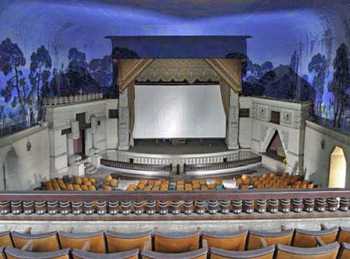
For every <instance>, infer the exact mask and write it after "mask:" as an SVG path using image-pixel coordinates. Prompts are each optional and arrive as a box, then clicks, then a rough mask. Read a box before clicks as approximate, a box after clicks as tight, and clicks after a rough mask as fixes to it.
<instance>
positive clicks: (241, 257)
mask: <svg viewBox="0 0 350 259" xmlns="http://www.w3.org/2000/svg"><path fill="white" fill-rule="evenodd" d="M274 252H275V246H267V247H264V248H260V249H255V250H249V251H228V250H224V249H219V248H211V249H210V259H248V258H249V259H273V254H274Z"/></svg>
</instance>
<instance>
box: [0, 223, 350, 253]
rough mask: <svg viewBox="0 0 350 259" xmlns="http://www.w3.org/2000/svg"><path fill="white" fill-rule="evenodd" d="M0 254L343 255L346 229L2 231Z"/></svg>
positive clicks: (349, 243)
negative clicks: (137, 231) (119, 231)
mask: <svg viewBox="0 0 350 259" xmlns="http://www.w3.org/2000/svg"><path fill="white" fill-rule="evenodd" d="M0 246H1V254H2V257H1V258H11V259H14V258H59V259H64V258H77V259H78V258H79V259H83V258H84V259H85V258H116V259H118V258H129V259H131V258H135V259H136V258H144V259H161V258H171V259H172V258H182V259H195V258H196V259H204V258H213V259H225V258H227V259H228V258H236V259H244V258H255V259H307V258H308V259H336V258H340V259H347V258H349V257H350V229H348V228H342V227H340V228H338V227H332V228H327V227H325V226H324V225H321V229H320V230H306V229H286V228H285V227H284V226H282V227H281V230H280V231H279V232H271V231H248V230H245V229H243V228H239V230H238V231H236V232H230V233H227V232H226V233H225V232H220V231H219V232H203V231H200V229H198V230H197V231H195V232H191V233H179V232H171V233H163V232H159V231H158V230H157V229H155V230H154V231H151V230H150V231H147V232H142V233H117V232H111V231H106V232H91V233H73V232H56V231H54V232H48V233H31V230H30V229H29V230H28V231H27V232H25V233H22V232H16V231H13V232H9V231H8V232H2V233H0Z"/></svg>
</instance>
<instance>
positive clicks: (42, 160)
mask: <svg viewBox="0 0 350 259" xmlns="http://www.w3.org/2000/svg"><path fill="white" fill-rule="evenodd" d="M49 175H50V166H49V134H48V128H47V126H37V127H34V128H30V129H27V130H25V131H22V132H20V133H17V134H14V135H11V136H9V137H6V138H2V139H0V190H5V185H6V190H31V189H33V188H34V187H37V186H38V185H39V184H40V182H41V181H42V180H44V179H49Z"/></svg>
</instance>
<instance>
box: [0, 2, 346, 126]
mask: <svg viewBox="0 0 350 259" xmlns="http://www.w3.org/2000/svg"><path fill="white" fill-rule="evenodd" d="M110 2H111V1H107V0H101V1H93V0H89V1H83V0H77V1H70V0H62V1H50V0H49V1H44V0H13V1H7V0H4V1H1V2H0V24H2V25H5V26H0V128H1V129H4V128H8V127H11V126H13V125H20V126H21V127H29V126H31V125H34V124H36V123H37V122H39V121H40V120H41V119H42V117H43V113H42V112H43V110H42V107H43V98H44V97H47V96H69V95H77V94H84V93H95V92H102V93H103V94H104V96H105V97H115V94H116V93H115V90H114V89H113V87H112V86H111V85H112V65H111V57H110V53H111V43H110V41H109V40H107V39H105V36H107V35H249V36H251V37H252V38H251V39H249V40H248V57H247V61H246V64H245V66H244V78H243V91H242V94H243V95H252V96H269V97H274V98H280V99H287V100H296V101H298V100H310V101H312V102H313V104H314V109H313V112H314V114H315V116H316V117H317V118H321V119H322V120H323V121H324V122H329V123H330V126H335V127H342V128H345V129H346V128H350V126H349V125H350V83H349V82H350V70H349V56H350V54H349V47H350V16H349V13H350V5H348V4H346V3H345V1H340V0H339V1H332V5H328V4H327V3H326V2H327V1H323V0H320V1H319V4H314V5H313V6H309V5H305V6H290V4H287V3H288V1H280V2H281V3H282V2H285V3H286V4H285V6H284V5H283V4H281V3H279V4H278V6H274V5H275V3H273V2H274V1H272V0H271V1H264V2H266V3H265V5H266V7H265V6H264V8H259V9H255V8H254V2H259V1H247V2H250V4H251V6H250V9H249V8H248V9H243V8H242V12H239V11H237V10H239V8H238V7H240V6H237V8H235V9H234V8H233V7H232V6H231V8H232V13H230V12H229V9H228V11H227V12H226V13H224V14H222V13H220V12H218V13H215V8H216V7H212V6H210V5H208V6H207V7H205V6H202V8H203V10H202V11H203V12H204V13H206V15H202V16H196V15H195V14H193V16H191V14H190V13H189V14H187V16H185V17H181V16H176V15H173V14H169V13H164V10H155V8H153V9H152V10H149V9H147V8H146V7H147V6H142V4H138V5H137V8H136V6H123V5H117V4H108V3H110ZM115 2H118V1H115ZM121 2H123V1H121ZM124 2H125V1H124ZM131 2H132V1H131ZM145 2H147V1H145ZM205 2H208V1H205ZM305 2H307V1H305ZM313 2H317V1H313ZM219 5H220V4H218V6H219ZM219 7H220V6H219ZM182 8H186V7H182ZM221 9H222V8H221ZM221 9H220V10H221ZM226 9H227V8H226ZM178 13H181V8H180V9H179V10H178ZM208 48H209V46H208Z"/></svg>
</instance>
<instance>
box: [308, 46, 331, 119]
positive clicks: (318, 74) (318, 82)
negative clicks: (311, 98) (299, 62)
mask: <svg viewBox="0 0 350 259" xmlns="http://www.w3.org/2000/svg"><path fill="white" fill-rule="evenodd" d="M327 70H328V62H327V59H326V56H325V55H322V54H320V53H318V54H316V55H314V56H313V57H312V59H311V61H310V63H309V65H308V71H309V73H310V74H311V75H313V79H312V86H313V87H314V89H315V90H316V97H315V106H316V107H315V109H316V111H318V112H320V111H321V104H322V97H323V93H324V87H325V83H326V76H327Z"/></svg>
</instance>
